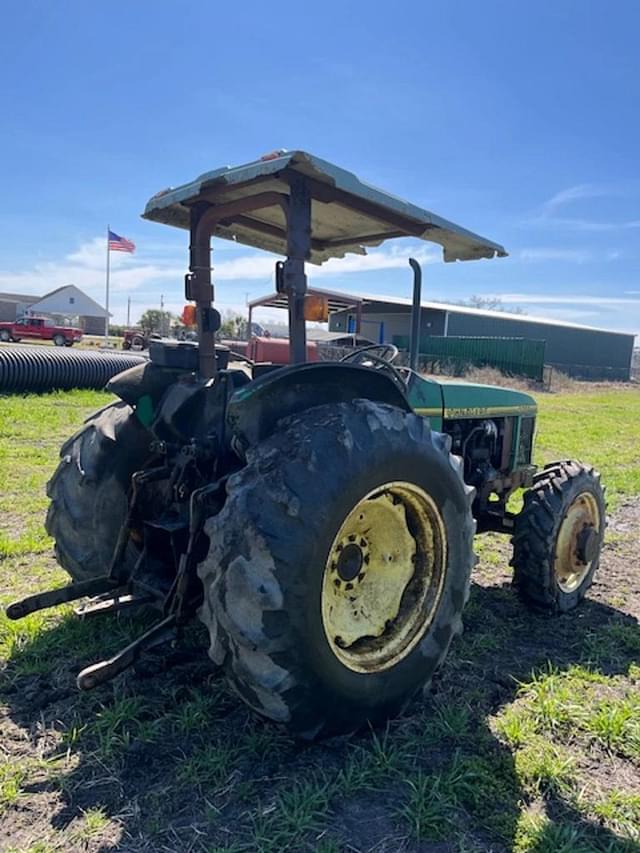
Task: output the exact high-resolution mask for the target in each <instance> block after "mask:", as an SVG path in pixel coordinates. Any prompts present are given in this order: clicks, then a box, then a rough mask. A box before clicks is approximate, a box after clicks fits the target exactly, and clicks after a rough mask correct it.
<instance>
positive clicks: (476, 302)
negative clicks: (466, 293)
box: [458, 294, 525, 314]
mask: <svg viewBox="0 0 640 853" xmlns="http://www.w3.org/2000/svg"><path fill="white" fill-rule="evenodd" d="M458 305H467V306H468V307H469V308H480V309H482V310H483V311H508V312H509V313H511V314H524V313H525V312H524V311H523V310H522V308H520V307H519V306H516V307H515V308H507V307H505V306H504V305H503V304H502V299H500V297H499V296H477V295H476V294H474V295H473V296H470V297H469V298H468V299H460V300H459V301H458Z"/></svg>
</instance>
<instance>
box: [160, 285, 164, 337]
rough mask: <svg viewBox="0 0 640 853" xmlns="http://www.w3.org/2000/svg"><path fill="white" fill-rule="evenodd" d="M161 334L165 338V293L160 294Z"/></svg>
mask: <svg viewBox="0 0 640 853" xmlns="http://www.w3.org/2000/svg"><path fill="white" fill-rule="evenodd" d="M160 334H161V335H162V337H164V293H161V294H160Z"/></svg>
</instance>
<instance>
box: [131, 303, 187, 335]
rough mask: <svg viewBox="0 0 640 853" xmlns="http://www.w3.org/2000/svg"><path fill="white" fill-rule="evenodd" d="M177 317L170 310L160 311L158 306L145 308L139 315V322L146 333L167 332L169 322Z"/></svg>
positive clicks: (169, 325)
mask: <svg viewBox="0 0 640 853" xmlns="http://www.w3.org/2000/svg"><path fill="white" fill-rule="evenodd" d="M177 319H178V318H177V317H176V316H175V315H174V314H172V313H171V311H160V309H158V308H147V310H146V311H145V312H144V314H143V315H142V316H141V317H140V321H139V324H138V325H140V326H141V327H142V330H143V331H144V332H146V333H147V334H151V332H158V333H159V334H167V333H168V331H169V329H170V328H171V324H172V323H174V322H175V321H176V320H177Z"/></svg>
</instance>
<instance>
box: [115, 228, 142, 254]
mask: <svg viewBox="0 0 640 853" xmlns="http://www.w3.org/2000/svg"><path fill="white" fill-rule="evenodd" d="M135 250H136V246H135V243H132V242H131V240H127V238H126V237H120V236H119V235H118V234H114V232H113V231H109V251H110V252H130V253H131V254H133V253H134V252H135Z"/></svg>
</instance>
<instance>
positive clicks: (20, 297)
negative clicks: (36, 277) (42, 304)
mask: <svg viewBox="0 0 640 853" xmlns="http://www.w3.org/2000/svg"><path fill="white" fill-rule="evenodd" d="M34 298H35V299H38V298H39V297H37V296H36V295H35V294H34V293H0V302H21V303H24V304H25V305H30V304H31V302H32V301H33V299H34Z"/></svg>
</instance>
